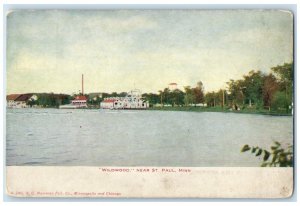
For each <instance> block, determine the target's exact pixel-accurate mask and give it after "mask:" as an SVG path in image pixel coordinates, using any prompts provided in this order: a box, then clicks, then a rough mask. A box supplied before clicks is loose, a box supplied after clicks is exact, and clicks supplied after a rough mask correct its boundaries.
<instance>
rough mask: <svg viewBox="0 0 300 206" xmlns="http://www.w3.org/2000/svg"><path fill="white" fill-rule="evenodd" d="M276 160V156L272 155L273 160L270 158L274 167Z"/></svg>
mask: <svg viewBox="0 0 300 206" xmlns="http://www.w3.org/2000/svg"><path fill="white" fill-rule="evenodd" d="M276 159H277V154H274V155H273V158H272V163H274V165H275V162H276Z"/></svg>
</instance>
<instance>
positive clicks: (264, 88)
mask: <svg viewBox="0 0 300 206" xmlns="http://www.w3.org/2000/svg"><path fill="white" fill-rule="evenodd" d="M293 70H294V69H293V63H284V64H283V65H278V66H276V67H272V68H271V72H270V73H269V74H265V73H263V72H262V71H259V70H258V71H254V70H252V71H250V72H249V73H248V74H245V75H244V76H243V77H242V78H241V79H238V80H233V79H230V80H229V81H228V82H227V83H226V84H227V88H226V89H219V90H218V91H214V92H207V93H205V92H204V86H203V83H202V82H201V81H199V82H198V83H197V85H196V86H195V87H191V86H186V87H184V91H181V90H179V89H175V90H172V91H171V90H170V89H168V88H165V89H163V90H160V91H159V94H155V93H146V94H143V97H144V98H145V99H146V100H148V101H149V103H150V106H151V105H158V104H159V105H170V106H196V105H197V104H203V105H204V104H206V105H207V107H222V108H224V109H235V110H240V109H256V110H263V109H266V110H269V111H271V110H272V111H277V112H278V111H282V112H287V113H289V112H291V107H292V102H293V80H294V79H293V73H294V71H293Z"/></svg>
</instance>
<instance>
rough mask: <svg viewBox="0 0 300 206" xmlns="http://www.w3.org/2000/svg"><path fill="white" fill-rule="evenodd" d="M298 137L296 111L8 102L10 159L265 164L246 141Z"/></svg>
mask: <svg viewBox="0 0 300 206" xmlns="http://www.w3.org/2000/svg"><path fill="white" fill-rule="evenodd" d="M273 141H279V142H282V143H283V144H292V142H293V118H292V117H277V116H267V115H253V114H234V113H214V112H169V111H168V112H167V111H163V112H161V111H132V110H130V111H128V110H127V111H125V110H124V111H103V110H101V111H100V110H59V109H7V115H6V159H7V165H9V166H10V165H43V166H46V165H60V166H68V165H70V166H71V165H72V166H181V167H183V166H187V167H189V166H190V167H194V166H196V167H202V166H203V167H210V166H213V167H221V166H226V167H230V166H234V167H235V166H260V163H261V160H260V159H258V158H257V157H255V156H254V155H253V154H250V153H249V152H247V153H241V152H240V150H241V148H242V146H243V145H245V144H249V145H253V146H257V145H258V146H261V147H263V148H265V149H269V148H270V146H271V145H272V144H273Z"/></svg>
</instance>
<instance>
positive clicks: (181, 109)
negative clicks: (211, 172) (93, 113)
mask: <svg viewBox="0 0 300 206" xmlns="http://www.w3.org/2000/svg"><path fill="white" fill-rule="evenodd" d="M6 109H14V108H6ZM18 109H20V108H17V109H16V110H18ZM21 109H24V108H21ZM25 109H59V108H57V107H39V108H25ZM61 110H100V108H80V109H61ZM117 110H118V109H116V110H114V111H117ZM119 110H120V111H122V110H145V111H166V112H168V111H170V112H172V111H173V112H221V113H233V114H258V115H269V116H293V114H288V113H284V112H282V113H278V112H270V111H268V110H255V109H253V110H249V109H242V110H238V111H237V110H229V109H227V108H226V109H223V108H222V107H193V106H191V107H150V108H147V109H119Z"/></svg>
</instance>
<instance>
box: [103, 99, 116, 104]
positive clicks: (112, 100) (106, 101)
mask: <svg viewBox="0 0 300 206" xmlns="http://www.w3.org/2000/svg"><path fill="white" fill-rule="evenodd" d="M115 101H117V100H116V99H105V100H103V101H102V102H105V103H109V102H115Z"/></svg>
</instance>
